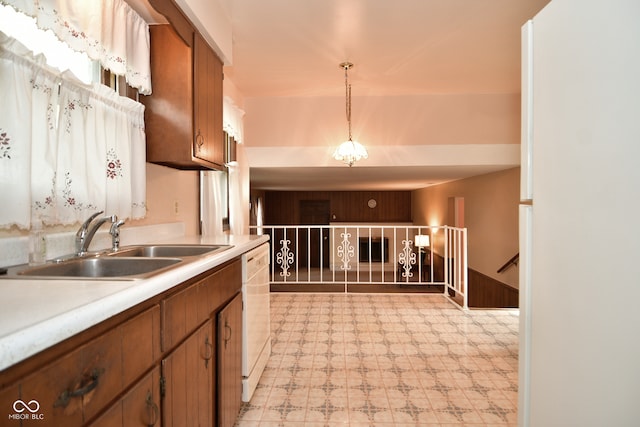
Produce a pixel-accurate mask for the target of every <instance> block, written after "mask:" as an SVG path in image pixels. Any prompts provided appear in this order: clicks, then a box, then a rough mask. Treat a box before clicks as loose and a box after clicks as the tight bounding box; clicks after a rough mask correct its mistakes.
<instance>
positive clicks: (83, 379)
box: [0, 305, 160, 427]
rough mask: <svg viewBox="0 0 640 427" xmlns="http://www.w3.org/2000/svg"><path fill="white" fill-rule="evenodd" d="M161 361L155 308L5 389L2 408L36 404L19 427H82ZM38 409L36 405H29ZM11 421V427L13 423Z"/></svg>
mask: <svg viewBox="0 0 640 427" xmlns="http://www.w3.org/2000/svg"><path fill="white" fill-rule="evenodd" d="M159 357H160V307H159V306H158V305H155V306H153V307H152V308H150V309H148V310H146V311H144V312H143V313H141V314H138V315H136V316H135V317H133V318H131V319H130V320H127V321H125V322H123V323H121V324H119V325H117V326H115V327H114V328H112V329H110V330H108V331H107V332H106V333H104V334H103V335H101V336H99V337H97V338H95V339H93V340H91V341H89V342H86V343H84V344H82V345H80V346H79V347H77V348H75V349H74V350H73V351H71V352H69V353H67V354H65V355H64V356H62V357H60V358H58V359H56V360H55V361H53V362H51V363H49V364H47V365H45V366H43V367H42V368H40V369H37V370H35V371H34V372H33V373H32V374H29V375H28V376H26V377H25V378H23V379H22V380H19V381H18V383H17V384H14V385H12V386H10V387H8V388H6V389H3V390H2V391H0V404H3V405H6V404H9V405H10V406H8V408H10V410H9V412H10V415H12V411H13V403H14V402H16V401H18V400H21V401H24V402H26V403H29V402H31V401H35V402H37V407H38V410H37V411H35V412H34V413H33V414H31V412H29V410H23V411H21V412H20V413H23V414H26V413H27V412H29V416H30V417H31V418H30V419H29V420H26V419H24V418H23V419H22V420H21V421H22V424H20V421H15V425H16V426H18V425H23V426H24V425H37V426H56V427H57V426H65V427H67V426H68V427H73V426H80V425H83V424H84V423H86V422H87V421H89V420H90V419H91V418H93V417H95V416H96V415H97V414H99V413H100V412H101V411H103V410H104V408H105V407H106V406H107V405H108V404H109V402H111V401H112V400H113V399H114V398H115V397H116V396H117V395H118V394H120V393H121V392H122V391H123V390H124V389H126V388H127V387H129V385H130V384H132V383H133V382H134V381H135V380H136V379H137V378H139V377H140V376H142V375H143V374H144V372H146V371H147V370H148V369H149V368H150V367H151V366H152V365H153V363H154V361H156V360H158V359H159ZM18 405H20V404H18ZM35 407H36V403H33V404H31V406H30V408H35ZM21 409H23V408H21ZM4 416H5V417H6V415H4ZM23 416H24V415H23ZM5 419H6V418H5ZM9 421H10V423H9V424H8V425H9V426H10V425H11V422H13V421H12V418H9Z"/></svg>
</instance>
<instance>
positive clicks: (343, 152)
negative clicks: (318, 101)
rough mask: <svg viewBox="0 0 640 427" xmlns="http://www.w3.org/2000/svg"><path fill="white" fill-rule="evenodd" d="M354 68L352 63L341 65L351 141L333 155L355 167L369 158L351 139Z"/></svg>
mask: <svg viewBox="0 0 640 427" xmlns="http://www.w3.org/2000/svg"><path fill="white" fill-rule="evenodd" d="M352 67H353V64H352V63H351V62H343V63H341V64H340V68H342V69H344V86H345V92H346V99H347V102H346V107H347V108H346V110H347V124H348V125H349V139H348V140H347V141H345V142H343V143H342V144H340V145H339V146H338V148H336V151H335V152H334V153H333V158H334V159H336V160H340V161H341V162H344V163H346V164H348V165H349V166H353V164H354V163H355V162H356V161H358V160H360V159H366V158H367V157H369V154H368V153H367V149H366V148H364V146H363V145H362V144H360V143H359V142H357V141H354V140H353V139H352V138H351V85H350V84H349V70H350V69H351V68H352Z"/></svg>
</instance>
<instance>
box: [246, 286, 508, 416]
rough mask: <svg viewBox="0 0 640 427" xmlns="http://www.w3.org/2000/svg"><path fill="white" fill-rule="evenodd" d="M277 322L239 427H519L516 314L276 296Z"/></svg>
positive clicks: (421, 301)
mask: <svg viewBox="0 0 640 427" xmlns="http://www.w3.org/2000/svg"><path fill="white" fill-rule="evenodd" d="M271 319H272V324H271V327H272V336H273V341H272V345H273V351H272V356H271V359H270V360H269V364H268V366H267V369H266V370H265V372H264V374H263V376H262V379H261V380H260V383H259V385H258V388H257V389H256V392H255V394H254V396H253V398H252V399H251V402H249V403H246V404H244V405H243V407H242V410H241V413H240V416H239V418H238V423H237V425H238V426H239V427H249V426H251V427H253V426H260V427H263V426H285V427H289V426H291V427H293V426H355V427H360V426H381V427H383V426H441V427H444V426H451V427H453V426H456V427H458V426H462V425H464V426H516V425H517V401H518V396H517V394H518V312H517V311H504V310H482V311H477V310H472V311H467V312H464V311H461V310H459V309H458V308H456V307H455V306H454V305H453V304H452V303H451V302H449V301H447V300H446V299H444V297H443V296H442V295H415V294H414V295H398V294H396V295H389V294H384V295H382V294H375V295H369V294H367V295H363V294H287V293H283V294H276V293H274V294H272V296H271Z"/></svg>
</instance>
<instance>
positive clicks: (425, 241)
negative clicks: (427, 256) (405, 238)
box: [416, 234, 430, 248]
mask: <svg viewBox="0 0 640 427" xmlns="http://www.w3.org/2000/svg"><path fill="white" fill-rule="evenodd" d="M429 244H430V242H429V235H428V234H416V246H417V247H419V248H424V247H427V246H429Z"/></svg>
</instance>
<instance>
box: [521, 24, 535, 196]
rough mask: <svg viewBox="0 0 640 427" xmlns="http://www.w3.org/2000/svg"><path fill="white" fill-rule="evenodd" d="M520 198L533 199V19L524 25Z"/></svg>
mask: <svg viewBox="0 0 640 427" xmlns="http://www.w3.org/2000/svg"><path fill="white" fill-rule="evenodd" d="M521 69H522V77H521V78H522V80H521V85H522V91H521V98H520V103H521V106H520V114H521V119H520V120H521V124H520V126H521V128H520V200H531V199H533V162H532V160H533V159H532V153H533V21H531V20H529V21H527V23H526V24H524V26H523V27H522V59H521Z"/></svg>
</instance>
